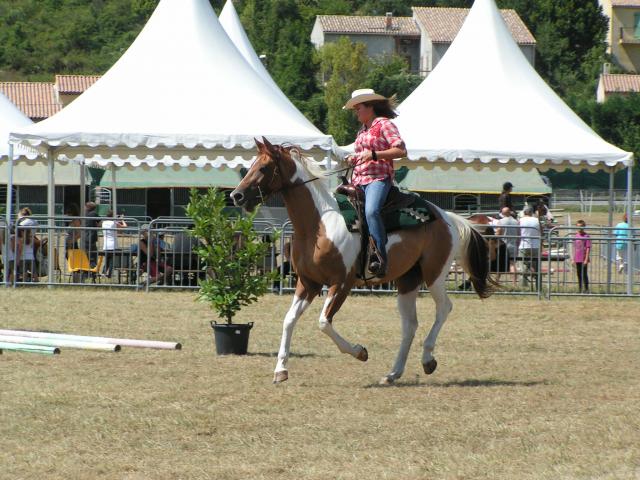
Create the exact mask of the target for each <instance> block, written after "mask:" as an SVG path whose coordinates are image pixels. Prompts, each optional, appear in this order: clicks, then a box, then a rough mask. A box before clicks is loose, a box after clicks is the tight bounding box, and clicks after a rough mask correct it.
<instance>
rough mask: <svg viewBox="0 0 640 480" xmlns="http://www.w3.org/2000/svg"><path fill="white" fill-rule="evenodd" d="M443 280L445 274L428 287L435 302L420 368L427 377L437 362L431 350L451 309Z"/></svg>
mask: <svg viewBox="0 0 640 480" xmlns="http://www.w3.org/2000/svg"><path fill="white" fill-rule="evenodd" d="M445 279H446V272H445V273H444V274H443V275H440V277H438V278H437V279H436V281H435V282H433V284H431V285H429V292H430V293H431V296H432V297H433V300H434V301H435V302H436V321H435V323H434V324H433V326H432V327H431V330H430V331H429V335H427V338H426V339H425V341H424V348H423V351H422V367H423V368H424V372H425V373H426V374H427V375H429V374H432V373H433V372H434V371H435V369H436V367H437V366H438V362H436V359H435V358H433V350H434V348H435V346H436V339H437V338H438V333H440V329H441V328H442V326H443V325H444V322H445V321H446V320H447V316H448V315H449V312H451V308H452V307H453V305H452V304H451V300H449V297H448V295H447V291H446V288H445Z"/></svg>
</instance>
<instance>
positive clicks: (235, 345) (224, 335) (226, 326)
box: [211, 322, 253, 355]
mask: <svg viewBox="0 0 640 480" xmlns="http://www.w3.org/2000/svg"><path fill="white" fill-rule="evenodd" d="M252 327H253V322H249V323H217V322H211V328H213V335H214V337H215V339H216V353H217V354H218V355H246V354H247V347H248V346H249V332H250V331H251V328H252Z"/></svg>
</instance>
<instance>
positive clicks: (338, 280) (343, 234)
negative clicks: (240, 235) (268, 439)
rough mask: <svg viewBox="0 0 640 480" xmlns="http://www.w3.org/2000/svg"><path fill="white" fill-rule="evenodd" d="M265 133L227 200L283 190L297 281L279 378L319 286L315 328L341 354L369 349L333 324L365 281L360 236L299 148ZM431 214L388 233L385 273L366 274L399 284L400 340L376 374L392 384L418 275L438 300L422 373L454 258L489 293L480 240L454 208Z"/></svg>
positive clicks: (405, 348) (410, 327)
mask: <svg viewBox="0 0 640 480" xmlns="http://www.w3.org/2000/svg"><path fill="white" fill-rule="evenodd" d="M262 140H263V141H262V142H259V141H258V140H256V144H257V146H258V156H257V158H256V160H255V161H254V163H253V164H252V166H251V168H250V169H249V171H248V173H247V174H246V175H245V177H244V178H243V179H242V181H241V182H240V184H239V185H238V186H237V187H236V189H235V190H234V191H233V192H232V193H231V199H232V200H233V202H234V204H235V205H236V206H238V207H244V208H245V209H246V210H248V211H252V210H253V209H254V208H255V207H256V205H257V204H258V203H260V202H263V201H264V200H265V199H266V198H267V197H268V196H269V195H271V194H272V193H275V192H280V193H281V194H282V197H283V198H284V203H285V205H286V208H287V211H288V214H289V219H290V220H291V223H292V224H293V228H294V232H295V235H294V237H293V246H292V256H293V265H294V266H295V271H296V274H297V276H298V282H297V285H296V291H295V295H294V297H293V303H292V305H291V307H290V309H289V311H288V312H287V314H286V316H285V318H284V325H283V332H282V340H281V343H280V350H279V352H278V360H277V364H276V368H275V373H274V379H273V381H274V383H280V382H283V381H285V380H287V379H288V378H289V373H288V370H287V362H288V360H289V353H290V347H291V336H292V334H293V329H294V327H295V325H296V322H297V320H298V318H299V317H300V316H301V315H302V313H303V312H304V311H305V310H306V309H307V307H308V306H309V304H310V303H311V301H312V300H313V299H314V298H315V297H316V296H317V295H318V294H320V293H321V291H322V288H323V286H324V285H326V286H327V287H328V294H327V298H326V300H325V302H324V306H323V308H322V313H321V315H320V321H319V326H320V330H321V331H322V332H324V333H325V334H326V335H328V336H329V337H330V338H331V340H333V342H334V343H335V344H336V345H337V347H338V349H339V350H340V351H341V352H342V353H348V354H350V355H352V356H353V357H355V358H357V359H358V360H361V361H363V362H366V361H367V359H368V352H367V349H366V348H365V347H363V346H362V345H358V344H354V343H351V342H349V341H347V340H346V339H344V338H343V337H342V336H340V334H338V332H337V331H336V329H335V328H334V325H333V320H334V317H335V315H336V313H338V310H339V309H340V307H341V306H342V304H343V302H344V301H345V299H346V298H347V296H348V295H349V293H350V291H351V289H352V287H354V286H358V285H363V284H364V281H363V280H361V279H359V278H358V275H357V271H358V256H359V255H360V254H361V252H360V248H361V244H360V236H359V234H358V233H352V232H349V230H348V229H347V225H346V223H345V221H344V219H343V217H342V215H341V214H340V211H339V209H338V203H337V201H336V200H335V199H334V197H333V195H332V194H331V192H330V191H329V189H328V187H327V186H326V185H325V182H324V181H323V180H322V179H321V178H319V176H321V174H320V173H319V172H317V171H314V168H313V165H312V164H311V162H310V161H309V160H307V159H305V158H304V157H303V156H302V154H301V153H300V150H299V149H298V148H297V147H290V146H287V147H284V146H280V145H272V144H271V143H269V141H268V140H267V139H265V138H264V137H263V139H262ZM436 217H437V218H436V219H435V220H434V221H432V222H430V223H428V224H425V225H422V226H418V227H414V228H411V229H407V230H400V231H397V232H393V233H391V234H389V238H388V241H387V252H388V260H389V261H388V265H389V268H388V271H387V274H386V275H385V277H384V278H376V279H374V280H368V284H369V285H371V284H380V283H387V282H391V281H395V282H396V284H397V287H398V301H397V303H398V310H399V312H400V318H401V321H402V341H401V342H400V350H399V352H398V354H397V358H396V360H395V363H394V365H393V368H392V369H391V371H390V372H389V373H388V374H387V375H385V376H384V377H383V378H382V380H381V383H383V384H391V383H393V382H394V381H395V380H397V379H398V378H400V376H401V375H402V373H403V372H404V368H405V364H406V361H407V355H408V354H409V348H410V347H411V343H412V341H413V338H414V335H415V332H416V329H417V327H418V320H417V314H416V299H417V297H418V290H419V288H420V285H421V284H422V283H423V282H425V283H426V284H427V286H428V287H429V292H430V293H431V296H432V297H433V299H434V301H435V303H436V319H435V323H434V324H433V326H432V328H431V331H430V332H429V335H428V336H427V338H426V339H425V341H424V347H423V354H422V365H423V368H424V371H425V373H427V374H431V373H433V372H434V370H435V369H436V366H437V362H436V360H435V358H434V357H433V350H434V348H435V343H436V338H437V336H438V333H439V332H440V329H441V328H442V325H443V324H444V322H445V320H446V319H447V316H448V315H449V312H450V311H451V308H452V304H451V301H450V300H449V298H448V296H447V293H446V289H445V280H446V278H447V275H448V273H449V269H450V266H451V264H452V262H453V261H454V259H455V260H456V262H458V264H459V265H461V266H462V267H463V268H464V269H465V270H466V271H467V272H468V274H469V277H470V280H471V282H472V284H473V286H474V288H475V291H476V292H477V294H478V295H479V296H480V297H481V298H486V297H488V296H489V295H490V294H491V292H492V286H493V282H492V280H491V279H490V276H489V268H488V263H489V262H488V250H487V244H486V242H485V240H484V239H483V238H482V236H481V235H480V234H479V233H478V232H476V231H475V230H474V229H473V228H472V227H471V225H470V224H469V223H468V222H466V221H465V220H464V219H462V218H461V217H459V216H457V215H454V214H447V213H445V212H443V211H442V210H439V209H437V207H436Z"/></svg>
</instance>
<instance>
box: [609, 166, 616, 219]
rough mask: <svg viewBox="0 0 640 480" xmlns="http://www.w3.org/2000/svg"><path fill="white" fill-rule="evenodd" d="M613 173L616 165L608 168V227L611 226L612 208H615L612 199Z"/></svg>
mask: <svg viewBox="0 0 640 480" xmlns="http://www.w3.org/2000/svg"><path fill="white" fill-rule="evenodd" d="M615 173H616V167H611V168H609V227H613V210H614V209H615V208H616V204H615V202H614V200H613V189H614V180H615Z"/></svg>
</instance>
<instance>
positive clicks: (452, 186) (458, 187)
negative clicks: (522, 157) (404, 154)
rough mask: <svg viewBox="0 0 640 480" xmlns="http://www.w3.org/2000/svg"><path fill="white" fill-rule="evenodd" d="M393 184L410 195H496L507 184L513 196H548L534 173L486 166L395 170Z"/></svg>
mask: <svg viewBox="0 0 640 480" xmlns="http://www.w3.org/2000/svg"><path fill="white" fill-rule="evenodd" d="M396 181H397V182H398V184H399V185H400V187H401V188H405V189H407V190H411V191H414V192H450V193H488V194H500V193H501V192H502V184H503V183H505V182H511V183H512V184H513V185H514V188H513V193H514V194H516V195H540V194H548V193H551V187H550V186H548V185H547V184H545V183H544V181H543V180H542V177H541V176H540V173H538V171H537V170H535V169H534V170H529V171H524V170H519V169H514V170H507V169H506V168H505V169H498V170H492V169H490V168H488V167H486V168H481V169H479V170H478V169H476V168H475V167H473V168H472V167H469V168H464V169H459V168H458V167H457V166H453V167H451V168H442V167H440V166H433V167H430V168H424V167H422V166H420V167H415V168H411V169H410V168H408V167H406V166H400V167H398V168H396Z"/></svg>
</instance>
